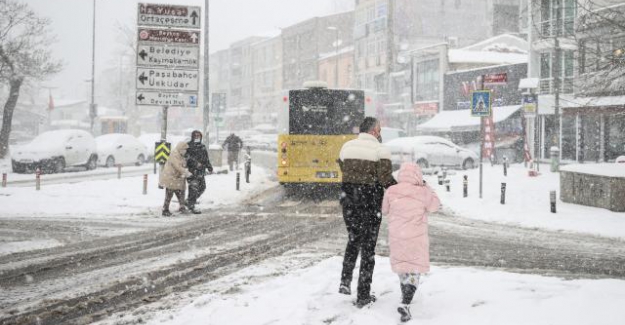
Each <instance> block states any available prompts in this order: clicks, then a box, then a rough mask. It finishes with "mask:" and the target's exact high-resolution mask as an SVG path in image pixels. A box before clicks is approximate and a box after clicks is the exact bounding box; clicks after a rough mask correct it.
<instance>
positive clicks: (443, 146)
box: [384, 136, 479, 169]
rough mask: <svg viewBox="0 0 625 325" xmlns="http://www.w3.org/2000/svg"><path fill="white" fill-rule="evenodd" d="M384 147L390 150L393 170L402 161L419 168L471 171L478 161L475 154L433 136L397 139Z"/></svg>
mask: <svg viewBox="0 0 625 325" xmlns="http://www.w3.org/2000/svg"><path fill="white" fill-rule="evenodd" d="M384 145H385V146H387V147H388V148H389V149H390V150H391V155H392V160H393V167H394V168H399V165H401V163H402V162H403V161H414V162H416V163H417V164H419V166H421V168H428V167H431V166H441V167H461V168H463V169H471V168H474V167H475V166H476V162H477V161H478V160H479V158H478V155H477V154H476V153H475V152H473V151H471V150H468V149H465V148H461V147H459V146H457V145H456V144H454V143H453V142H451V141H449V140H447V139H444V138H441V137H435V136H417V137H406V138H398V139H395V140H391V141H389V142H387V143H385V144H384Z"/></svg>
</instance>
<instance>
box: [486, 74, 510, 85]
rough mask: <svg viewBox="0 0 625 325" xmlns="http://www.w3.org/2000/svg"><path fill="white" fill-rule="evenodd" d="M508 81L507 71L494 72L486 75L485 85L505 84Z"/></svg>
mask: <svg viewBox="0 0 625 325" xmlns="http://www.w3.org/2000/svg"><path fill="white" fill-rule="evenodd" d="M507 83H508V74H507V73H494V74H487V75H485V76H484V85H505V84H507Z"/></svg>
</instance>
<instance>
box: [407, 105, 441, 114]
mask: <svg viewBox="0 0 625 325" xmlns="http://www.w3.org/2000/svg"><path fill="white" fill-rule="evenodd" d="M413 107H414V112H415V115H418V116H429V115H436V114H437V113H438V102H428V103H415V104H414V106H413Z"/></svg>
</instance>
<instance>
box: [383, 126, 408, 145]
mask: <svg viewBox="0 0 625 325" xmlns="http://www.w3.org/2000/svg"><path fill="white" fill-rule="evenodd" d="M381 136H382V142H383V143H385V142H389V141H391V140H395V139H397V138H403V137H406V131H404V130H402V129H397V128H388V127H382V134H381Z"/></svg>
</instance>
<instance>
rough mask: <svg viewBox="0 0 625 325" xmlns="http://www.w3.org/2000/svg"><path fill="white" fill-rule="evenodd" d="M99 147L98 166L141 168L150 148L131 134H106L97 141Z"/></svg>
mask: <svg viewBox="0 0 625 325" xmlns="http://www.w3.org/2000/svg"><path fill="white" fill-rule="evenodd" d="M95 141H96V145H97V147H98V157H99V159H98V165H100V166H105V167H113V166H115V165H137V166H141V165H143V163H144V162H146V159H147V157H148V148H147V147H146V146H145V145H144V144H143V143H141V141H139V140H138V139H137V138H135V137H133V136H132V135H130V134H120V133H112V134H105V135H101V136H99V137H97V138H96V139H95Z"/></svg>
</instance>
